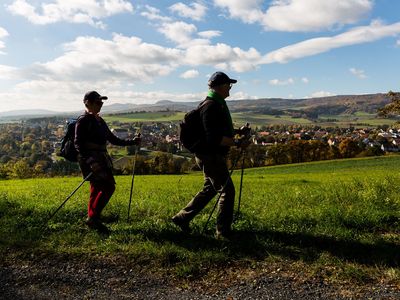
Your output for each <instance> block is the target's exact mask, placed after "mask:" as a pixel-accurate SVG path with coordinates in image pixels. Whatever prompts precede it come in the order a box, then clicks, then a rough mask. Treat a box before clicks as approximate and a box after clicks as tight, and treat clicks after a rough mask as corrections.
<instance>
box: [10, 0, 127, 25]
mask: <svg viewBox="0 0 400 300" xmlns="http://www.w3.org/2000/svg"><path fill="white" fill-rule="evenodd" d="M37 6H38V4H37ZM6 7H7V9H8V10H9V11H10V12H11V13H13V14H15V15H20V16H23V17H25V18H27V19H28V20H29V21H30V22H31V23H33V24H39V25H46V24H52V23H56V22H69V23H87V24H90V25H92V26H97V27H105V25H104V24H103V23H102V22H101V21H99V19H102V18H105V17H109V16H112V15H116V14H119V13H125V12H132V11H133V6H132V4H131V3H130V2H129V1H126V0H104V1H98V0H87V1H79V0H55V1H53V2H52V3H42V4H41V7H40V9H39V8H38V7H36V6H34V5H32V4H30V3H28V2H27V1H26V0H15V1H14V2H13V3H12V4H10V5H8V6H6ZM37 10H40V12H37Z"/></svg>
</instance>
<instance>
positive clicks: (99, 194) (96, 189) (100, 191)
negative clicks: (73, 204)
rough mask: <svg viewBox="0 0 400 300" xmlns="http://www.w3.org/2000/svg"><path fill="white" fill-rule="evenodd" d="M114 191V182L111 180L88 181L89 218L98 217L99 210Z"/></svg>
mask: <svg viewBox="0 0 400 300" xmlns="http://www.w3.org/2000/svg"><path fill="white" fill-rule="evenodd" d="M114 191H115V184H114V183H113V182H102V183H98V182H90V198H89V205H88V216H89V218H98V217H100V214H101V211H102V210H103V208H104V207H105V206H106V205H107V203H108V201H109V200H110V198H111V196H112V194H113V193H114Z"/></svg>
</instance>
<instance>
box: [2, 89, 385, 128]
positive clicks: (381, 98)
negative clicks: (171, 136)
mask: <svg viewBox="0 0 400 300" xmlns="http://www.w3.org/2000/svg"><path fill="white" fill-rule="evenodd" d="M200 102H201V100H199V101H196V102H176V101H172V100H160V101H158V102H156V103H154V104H122V103H116V104H111V105H105V106H104V107H103V109H102V113H103V114H117V113H128V112H138V111H153V112H154V111H164V110H171V111H189V110H191V109H193V108H195V107H196V106H197V105H198V104H199V103H200ZM389 102H390V100H389V98H388V97H387V95H386V94H383V93H377V94H366V95H341V96H330V97H319V98H307V99H284V98H260V99H256V100H228V101H227V103H228V106H229V109H230V110H231V111H232V112H252V113H271V112H272V113H275V114H279V113H281V112H283V111H285V112H287V111H298V112H302V113H305V114H310V115H319V114H324V115H330V114H338V113H348V114H353V113H355V112H357V111H363V112H368V113H376V112H377V109H378V108H381V107H383V106H384V105H386V104H387V103H389ZM81 112H82V111H76V112H71V111H70V112H64V113H63V112H54V111H49V110H14V111H8V112H2V113H0V120H3V121H4V120H7V119H22V118H28V117H29V118H33V117H50V116H62V115H69V116H70V115H79V114H80V113H81Z"/></svg>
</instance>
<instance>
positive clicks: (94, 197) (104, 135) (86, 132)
mask: <svg viewBox="0 0 400 300" xmlns="http://www.w3.org/2000/svg"><path fill="white" fill-rule="evenodd" d="M107 99H108V97H106V96H101V95H100V94H99V93H98V92H96V91H90V92H87V93H86V94H85V96H84V98H83V103H84V104H85V107H86V111H85V113H84V114H83V115H81V116H80V117H79V118H78V119H77V121H76V125H75V140H74V144H75V148H76V150H77V152H78V162H79V166H80V168H81V171H82V175H83V177H84V178H86V177H87V176H88V174H90V173H91V172H93V174H92V175H91V176H90V177H89V182H90V197H89V204H88V218H87V220H86V224H87V225H88V227H89V228H92V229H96V230H98V231H101V232H108V228H107V227H106V226H105V225H104V224H103V223H102V222H101V219H100V216H101V212H102V210H103V209H104V207H105V206H106V205H107V203H108V201H109V200H110V198H111V196H112V194H113V193H114V191H115V180H114V176H113V174H112V160H111V157H110V155H109V154H108V153H107V148H106V143H107V142H110V143H111V144H113V145H118V146H129V145H138V144H140V142H141V139H140V137H139V136H136V137H135V138H133V139H126V140H123V139H120V138H118V137H117V136H115V135H114V134H113V133H112V132H111V131H110V129H109V128H108V126H107V124H106V122H105V121H104V120H103V119H102V118H101V117H100V116H99V113H100V110H101V107H102V106H103V100H107Z"/></svg>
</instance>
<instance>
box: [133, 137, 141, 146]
mask: <svg viewBox="0 0 400 300" xmlns="http://www.w3.org/2000/svg"><path fill="white" fill-rule="evenodd" d="M132 142H133V144H134V145H140V143H141V142H142V138H141V137H140V135H138V136H135V137H134V138H133V139H132Z"/></svg>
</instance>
